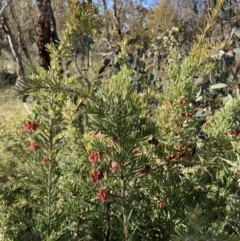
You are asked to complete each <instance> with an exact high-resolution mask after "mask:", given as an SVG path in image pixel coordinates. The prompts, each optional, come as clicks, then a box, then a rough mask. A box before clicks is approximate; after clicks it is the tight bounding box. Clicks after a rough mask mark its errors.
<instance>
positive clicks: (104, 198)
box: [97, 189, 111, 202]
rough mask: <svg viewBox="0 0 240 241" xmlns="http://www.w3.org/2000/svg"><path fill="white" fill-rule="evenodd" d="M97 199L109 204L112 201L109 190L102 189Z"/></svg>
mask: <svg viewBox="0 0 240 241" xmlns="http://www.w3.org/2000/svg"><path fill="white" fill-rule="evenodd" d="M97 198H98V199H100V200H101V201H102V202H107V201H110V200H111V197H110V195H109V190H108V189H100V190H99V192H98V194H97Z"/></svg>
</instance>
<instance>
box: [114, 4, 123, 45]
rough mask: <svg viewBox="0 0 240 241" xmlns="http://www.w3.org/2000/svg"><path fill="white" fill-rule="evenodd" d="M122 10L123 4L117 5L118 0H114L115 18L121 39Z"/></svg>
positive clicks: (120, 38) (121, 38)
mask: <svg viewBox="0 0 240 241" xmlns="http://www.w3.org/2000/svg"><path fill="white" fill-rule="evenodd" d="M121 10H122V6H119V7H117V0H113V19H114V23H115V29H116V30H117V33H118V37H119V40H120V41H121V40H123V34H122V28H121V20H120V12H121Z"/></svg>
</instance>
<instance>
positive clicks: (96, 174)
mask: <svg viewBox="0 0 240 241" xmlns="http://www.w3.org/2000/svg"><path fill="white" fill-rule="evenodd" d="M90 178H91V183H92V184H99V182H100V181H101V180H102V179H103V178H104V175H103V173H102V172H101V171H99V170H94V171H93V172H92V173H91V174H90Z"/></svg>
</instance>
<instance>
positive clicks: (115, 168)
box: [111, 162, 120, 172]
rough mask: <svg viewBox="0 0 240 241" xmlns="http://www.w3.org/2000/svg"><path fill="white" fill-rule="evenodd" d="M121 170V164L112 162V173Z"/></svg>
mask: <svg viewBox="0 0 240 241" xmlns="http://www.w3.org/2000/svg"><path fill="white" fill-rule="evenodd" d="M119 168H120V163H119V162H112V168H111V172H116V171H117V170H118V169H119Z"/></svg>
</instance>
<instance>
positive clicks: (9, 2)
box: [0, 0, 12, 17]
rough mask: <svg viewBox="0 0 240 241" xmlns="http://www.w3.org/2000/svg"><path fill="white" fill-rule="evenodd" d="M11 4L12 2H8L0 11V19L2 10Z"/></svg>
mask: <svg viewBox="0 0 240 241" xmlns="http://www.w3.org/2000/svg"><path fill="white" fill-rule="evenodd" d="M11 2H12V0H10V1H9V2H8V3H6V4H5V5H4V6H3V7H2V9H1V10H0V17H2V14H3V12H4V10H5V9H6V8H7V7H8V6H9V5H10V3H11Z"/></svg>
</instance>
